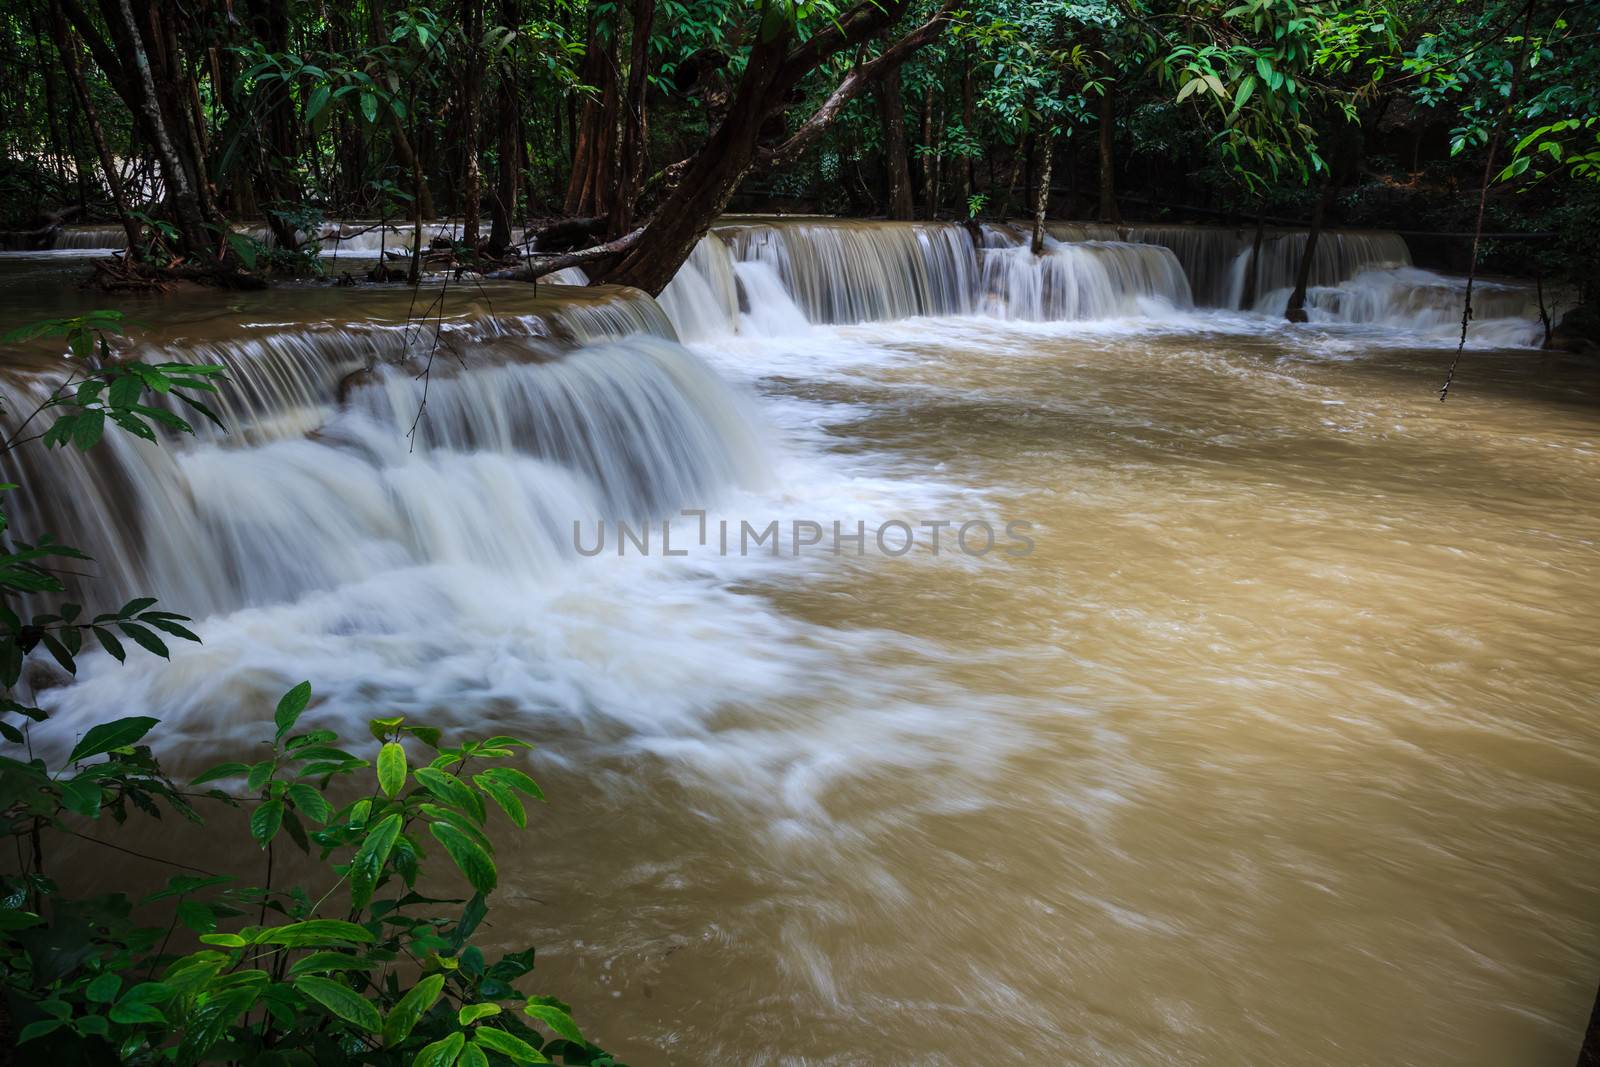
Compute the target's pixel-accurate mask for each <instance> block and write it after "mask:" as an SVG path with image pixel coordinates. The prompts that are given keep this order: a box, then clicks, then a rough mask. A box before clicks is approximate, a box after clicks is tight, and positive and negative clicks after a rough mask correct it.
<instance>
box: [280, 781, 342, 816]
mask: <svg viewBox="0 0 1600 1067" xmlns="http://www.w3.org/2000/svg"><path fill="white" fill-rule="evenodd" d="M288 797H289V799H290V800H292V801H294V806H295V808H296V809H298V810H299V811H300V812H301V813H302V814H304V815H305V816H306V817H307V818H310V819H315V820H316V821H317V822H320V823H326V822H327V821H328V818H329V817H330V816H331V815H332V814H333V805H332V804H330V803H328V798H327V797H325V796H323V795H322V794H321V793H320V792H318V791H317V788H316V787H315V786H312V785H308V784H307V783H305V782H296V783H295V784H294V785H291V786H290V787H289V791H288Z"/></svg>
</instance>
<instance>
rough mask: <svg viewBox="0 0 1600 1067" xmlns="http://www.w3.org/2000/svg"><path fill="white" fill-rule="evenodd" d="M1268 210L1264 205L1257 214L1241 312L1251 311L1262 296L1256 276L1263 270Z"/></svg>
mask: <svg viewBox="0 0 1600 1067" xmlns="http://www.w3.org/2000/svg"><path fill="white" fill-rule="evenodd" d="M1266 210H1267V209H1266V205H1265V204H1263V205H1262V207H1261V210H1260V211H1259V212H1257V213H1256V239H1255V240H1254V241H1252V242H1250V260H1249V262H1248V263H1247V265H1246V266H1245V272H1244V294H1243V298H1242V299H1241V300H1240V305H1241V308H1240V310H1243V311H1249V310H1250V309H1251V308H1253V307H1255V306H1256V297H1257V296H1259V295H1260V294H1259V293H1257V291H1256V290H1257V289H1258V288H1259V286H1260V282H1259V281H1258V280H1257V278H1256V275H1257V272H1259V271H1260V270H1261V237H1262V230H1263V228H1264V226H1265V224H1266V221H1267V216H1266Z"/></svg>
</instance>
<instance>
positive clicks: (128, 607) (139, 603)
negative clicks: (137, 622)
mask: <svg viewBox="0 0 1600 1067" xmlns="http://www.w3.org/2000/svg"><path fill="white" fill-rule="evenodd" d="M155 602H156V598H155V597H153V596H141V597H135V598H134V599H132V600H130V601H128V602H127V603H126V604H124V605H122V610H121V611H119V612H117V618H119V619H127V618H132V617H133V616H135V615H137V614H139V612H141V611H146V610H148V609H149V608H151V607H154V606H155Z"/></svg>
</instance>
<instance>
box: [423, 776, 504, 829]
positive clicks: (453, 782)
mask: <svg viewBox="0 0 1600 1067" xmlns="http://www.w3.org/2000/svg"><path fill="white" fill-rule="evenodd" d="M500 769H503V768H500ZM415 777H416V779H417V781H419V782H421V783H422V784H423V785H424V786H426V787H427V790H428V792H430V793H432V794H433V795H434V796H436V797H438V798H439V800H440V802H441V803H444V804H448V805H450V806H451V807H454V808H460V809H461V810H462V811H464V812H467V813H468V814H470V815H471V816H472V817H473V818H474V819H476V820H477V821H478V822H480V823H481V822H483V816H484V811H483V799H482V798H481V797H479V796H478V794H476V793H474V792H473V791H472V790H471V789H469V788H468V787H467V784H466V783H465V782H463V781H462V780H461V779H459V778H457V777H456V776H455V775H453V774H449V773H447V772H445V771H441V770H437V769H435V768H433V767H421V768H418V770H417V771H416V772H415Z"/></svg>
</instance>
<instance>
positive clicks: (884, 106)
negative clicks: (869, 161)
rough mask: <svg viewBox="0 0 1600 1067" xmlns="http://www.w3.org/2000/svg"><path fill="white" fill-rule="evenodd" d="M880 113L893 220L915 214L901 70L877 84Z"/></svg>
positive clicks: (885, 168) (890, 213)
mask: <svg viewBox="0 0 1600 1067" xmlns="http://www.w3.org/2000/svg"><path fill="white" fill-rule="evenodd" d="M877 97H878V113H879V115H880V116H881V117H882V120H883V164H884V171H885V172H886V174H887V176H888V184H889V189H888V194H889V195H888V215H889V217H890V218H891V219H899V220H906V219H912V218H915V217H916V205H914V204H913V203H912V200H911V164H910V160H909V159H908V158H907V156H906V106H905V101H904V100H903V99H902V98H901V95H900V72H899V71H895V72H894V73H892V74H888V75H886V76H885V77H884V79H883V81H882V82H881V83H879V85H878V92H877Z"/></svg>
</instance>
